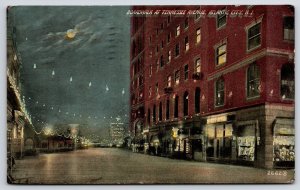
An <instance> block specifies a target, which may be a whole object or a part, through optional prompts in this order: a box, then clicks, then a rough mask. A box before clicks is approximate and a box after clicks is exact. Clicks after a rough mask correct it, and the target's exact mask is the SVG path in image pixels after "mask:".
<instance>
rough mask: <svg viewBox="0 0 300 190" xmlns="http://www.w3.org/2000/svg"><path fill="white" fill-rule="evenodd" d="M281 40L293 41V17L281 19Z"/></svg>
mask: <svg viewBox="0 0 300 190" xmlns="http://www.w3.org/2000/svg"><path fill="white" fill-rule="evenodd" d="M283 39H284V40H295V21H294V17H291V16H289V17H284V18H283Z"/></svg>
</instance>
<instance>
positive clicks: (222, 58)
mask: <svg viewBox="0 0 300 190" xmlns="http://www.w3.org/2000/svg"><path fill="white" fill-rule="evenodd" d="M246 33H247V42H246V43H247V52H249V51H252V50H254V49H256V48H258V47H260V46H261V21H260V22H258V23H256V22H255V23H254V24H252V25H251V26H249V27H248V29H247V31H246ZM294 35H295V30H294V17H284V18H283V40H294ZM195 37H196V38H195V39H196V43H200V41H201V30H200V28H198V29H196V36H195ZM162 44H163V43H162ZM184 47H185V51H188V50H189V47H190V46H189V37H188V36H187V37H185V39H184ZM157 50H158V49H157ZM174 51H175V58H176V57H178V56H179V55H180V43H179V42H178V43H177V44H176V45H175V50H174ZM150 56H151V53H150ZM171 59H172V51H171V50H169V51H168V53H167V56H166V63H170V62H171ZM226 60H227V40H223V41H221V42H220V43H218V44H217V45H215V65H216V66H217V67H218V66H221V65H223V64H225V63H226ZM164 65H165V58H164V55H161V56H160V58H159V59H157V61H156V71H158V70H159V68H160V67H161V68H162V67H164ZM152 70H153V67H152V65H150V69H149V76H150V77H151V76H152V73H153V72H152Z"/></svg>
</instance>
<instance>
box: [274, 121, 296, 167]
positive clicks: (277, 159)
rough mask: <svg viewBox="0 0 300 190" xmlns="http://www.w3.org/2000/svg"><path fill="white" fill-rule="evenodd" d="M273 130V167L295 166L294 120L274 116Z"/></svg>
mask: <svg viewBox="0 0 300 190" xmlns="http://www.w3.org/2000/svg"><path fill="white" fill-rule="evenodd" d="M273 131H274V133H273V162H274V167H275V168H281V167H284V168H289V167H291V168H293V167H295V127H294V120H293V119H289V118H276V120H275V122H274V128H273Z"/></svg>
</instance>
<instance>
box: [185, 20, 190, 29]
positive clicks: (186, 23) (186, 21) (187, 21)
mask: <svg viewBox="0 0 300 190" xmlns="http://www.w3.org/2000/svg"><path fill="white" fill-rule="evenodd" d="M188 27H189V18H186V19H185V20H184V28H185V29H187V28H188Z"/></svg>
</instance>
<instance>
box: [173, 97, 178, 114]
mask: <svg viewBox="0 0 300 190" xmlns="http://www.w3.org/2000/svg"><path fill="white" fill-rule="evenodd" d="M178 100H179V97H178V96H176V97H175V101H174V118H178Z"/></svg>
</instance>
